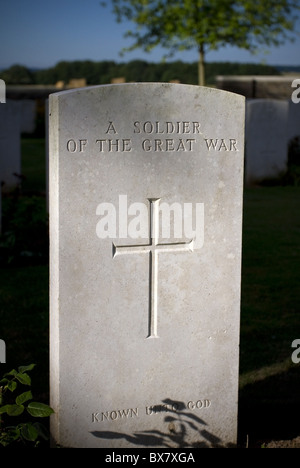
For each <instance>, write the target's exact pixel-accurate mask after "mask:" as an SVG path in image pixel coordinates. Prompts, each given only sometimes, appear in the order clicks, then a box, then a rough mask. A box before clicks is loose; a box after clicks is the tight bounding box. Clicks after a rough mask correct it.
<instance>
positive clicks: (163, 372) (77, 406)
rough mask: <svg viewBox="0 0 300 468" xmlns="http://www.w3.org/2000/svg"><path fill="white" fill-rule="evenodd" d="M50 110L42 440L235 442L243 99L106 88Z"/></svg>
mask: <svg viewBox="0 0 300 468" xmlns="http://www.w3.org/2000/svg"><path fill="white" fill-rule="evenodd" d="M49 115H50V117H49V119H50V136H49V144H50V151H49V159H50V237H51V297H50V303H51V310H50V313H51V321H50V325H51V326H50V335H51V375H50V383H51V405H52V407H53V408H54V410H55V415H54V416H53V418H52V422H51V433H52V438H53V440H54V443H58V444H60V445H61V446H64V447H110V448H111V447H112V448H113V447H118V448H119V447H120V448H121V447H125V448H129V447H130V448H133V447H135V448H137V447H185V446H186V447H192V446H200V447H210V446H229V445H231V444H235V442H236V435H237V434H236V433H237V398H238V397H237V394H238V360H239V316H240V280H241V230H242V198H243V197H242V194H243V159H244V158H243V150H244V120H245V102H244V98H243V97H241V96H237V95H234V94H231V93H227V92H223V91H218V90H213V89H209V88H201V87H196V86H187V85H178V84H143V83H139V84H124V85H123V84H122V85H108V86H99V87H91V88H88V89H81V90H77V91H66V92H62V93H57V94H53V95H51V96H50V109H49Z"/></svg>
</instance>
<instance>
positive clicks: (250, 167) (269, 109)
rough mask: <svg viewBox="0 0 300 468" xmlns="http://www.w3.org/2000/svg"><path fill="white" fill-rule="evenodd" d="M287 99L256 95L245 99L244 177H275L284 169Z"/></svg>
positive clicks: (252, 181) (260, 178) (286, 147)
mask: <svg viewBox="0 0 300 468" xmlns="http://www.w3.org/2000/svg"><path fill="white" fill-rule="evenodd" d="M288 109H289V103H288V101H278V100H272V99H256V100H253V101H251V100H250V101H248V102H247V117H246V122H247V125H246V180H247V182H248V183H255V182H260V181H262V180H264V179H270V178H277V177H279V176H280V175H282V174H283V173H284V172H285V171H286V169H287V156H288V133H287V125H288Z"/></svg>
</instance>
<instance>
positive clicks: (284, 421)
mask: <svg viewBox="0 0 300 468" xmlns="http://www.w3.org/2000/svg"><path fill="white" fill-rule="evenodd" d="M22 147H23V174H24V175H25V176H26V177H27V179H26V181H25V184H24V185H23V191H24V192H25V193H27V197H25V198H24V199H23V201H21V200H20V203H21V204H22V203H23V204H24V207H27V208H26V210H25V209H24V210H22V209H19V211H18V215H17V217H15V219H19V217H20V220H21V219H22V217H23V219H24V220H26V221H24V222H25V223H26V229H20V230H19V231H20V235H22V236H24V238H26V236H29V237H30V239H31V241H30V242H29V241H28V243H27V244H28V247H27V248H26V250H28V249H29V250H30V249H32V248H33V247H34V246H32V238H33V236H34V232H35V231H34V230H32V229H30V228H29V227H30V226H28V224H30V222H29V221H28V218H27V216H28V213H31V211H30V210H31V209H32V203H31V202H30V199H29V198H28V194H30V193H31V192H34V193H35V194H37V193H39V194H41V199H42V200H44V192H45V158H44V155H45V146H44V141H43V140H37V141H34V140H24V141H23V146H22ZM4 203H5V200H4ZM9 203H12V201H11V200H10V201H9ZM43 203H44V201H42V204H43ZM42 204H37V217H36V221H35V223H36V224H35V225H34V226H36V227H35V228H34V229H36V228H37V227H39V229H40V230H39V231H38V232H39V233H40V234H39V236H41V235H45V234H41V233H43V232H44V233H45V232H47V231H44V230H43V220H42V215H41V213H40V210H41V206H42ZM299 207H300V188H299V187H295V188H294V187H261V188H253V189H246V191H245V197H244V226H243V266H242V303H241V348H240V349H241V351H240V400H239V402H240V406H239V408H240V410H239V412H240V416H239V433H240V440H241V443H244V441H245V437H246V436H247V435H249V437H250V446H251V440H255V442H253V445H255V443H257V441H258V440H261V441H262V442H264V441H267V440H268V439H270V438H272V437H279V438H284V437H289V436H290V435H291V436H293V435H294V436H295V435H299V430H298V427H297V419H296V418H295V417H294V415H295V414H296V413H297V411H299V410H300V406H299V387H300V364H299V365H298V366H297V365H293V364H292V362H291V354H292V348H291V343H292V341H293V340H295V339H297V338H298V339H300V317H299V304H300V287H299V269H300V268H299V267H300V245H299V235H300V216H299ZM24 213H25V214H24ZM31 216H32V215H31V214H30V217H31ZM20 223H21V221H20ZM39 242H41V239H39ZM47 242H48V239H44V242H42V243H41V245H45V243H46V244H47ZM34 244H38V242H34ZM0 258H1V257H0ZM43 258H45V257H43ZM29 260H30V259H29ZM22 265H23V266H20V264H19V263H18V261H17V262H16V264H12V265H10V266H4V265H2V267H0V317H1V320H0V338H2V339H4V340H5V341H6V344H7V358H8V364H7V365H1V369H0V371H5V370H10V368H12V367H16V366H19V365H26V364H30V363H32V362H34V363H37V364H38V366H37V368H36V369H35V371H34V373H35V376H33V383H34V384H36V392H37V393H38V396H37V397H39V398H40V399H41V400H43V399H44V401H45V402H46V403H47V399H48V372H49V366H48V352H49V351H48V339H49V337H48V319H49V317H48V281H49V278H48V265H47V264H45V263H44V264H42V263H41V264H39V263H38V262H37V264H35V266H34V265H33V264H30V261H29V263H25V264H23V263H22ZM33 390H34V389H33ZM297 431H298V434H297Z"/></svg>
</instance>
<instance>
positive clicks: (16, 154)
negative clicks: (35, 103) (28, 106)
mask: <svg viewBox="0 0 300 468" xmlns="http://www.w3.org/2000/svg"><path fill="white" fill-rule="evenodd" d="M20 125H21V118H20V106H19V103H18V102H13V101H9V102H7V103H6V104H2V105H0V182H1V183H2V184H3V187H2V189H3V192H9V191H10V190H12V189H14V188H16V187H17V186H18V185H19V181H20V180H19V178H18V176H17V175H19V176H20V174H21V127H20ZM16 174H17V175H16Z"/></svg>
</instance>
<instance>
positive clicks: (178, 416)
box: [91, 398, 234, 448]
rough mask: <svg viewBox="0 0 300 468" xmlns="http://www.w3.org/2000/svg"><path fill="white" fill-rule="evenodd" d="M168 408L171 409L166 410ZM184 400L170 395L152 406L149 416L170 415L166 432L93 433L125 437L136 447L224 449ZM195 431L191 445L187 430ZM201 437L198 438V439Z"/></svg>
mask: <svg viewBox="0 0 300 468" xmlns="http://www.w3.org/2000/svg"><path fill="white" fill-rule="evenodd" d="M166 407H167V408H168V409H166ZM186 410H187V406H186V404H185V403H183V402H179V401H174V400H171V399H170V398H166V399H165V400H163V402H162V404H161V405H157V406H154V407H151V414H150V415H149V417H155V416H156V415H158V414H159V413H165V412H167V413H168V414H167V415H166V416H165V418H164V422H165V423H166V431H165V432H163V431H160V430H155V429H153V430H147V431H139V432H135V433H134V434H126V433H122V432H114V431H92V432H91V434H92V435H93V436H94V437H97V438H99V439H106V440H125V441H126V442H128V443H130V444H133V445H135V446H141V447H160V448H163V447H167V448H183V447H194V448H224V447H225V446H224V444H223V443H222V440H221V439H220V438H219V437H217V436H215V435H214V434H212V433H211V432H209V430H208V428H207V424H206V422H205V421H204V420H203V419H201V418H199V417H198V416H196V415H195V414H193V413H191V412H190V410H187V411H186ZM191 431H193V432H194V436H193V439H194V440H195V442H194V443H193V444H191V442H190V440H189V438H190V435H189V436H188V433H190V432H191ZM197 439H198V441H196V440H197ZM226 447H228V448H229V447H234V445H233V444H229V445H228V444H227V445H226Z"/></svg>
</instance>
